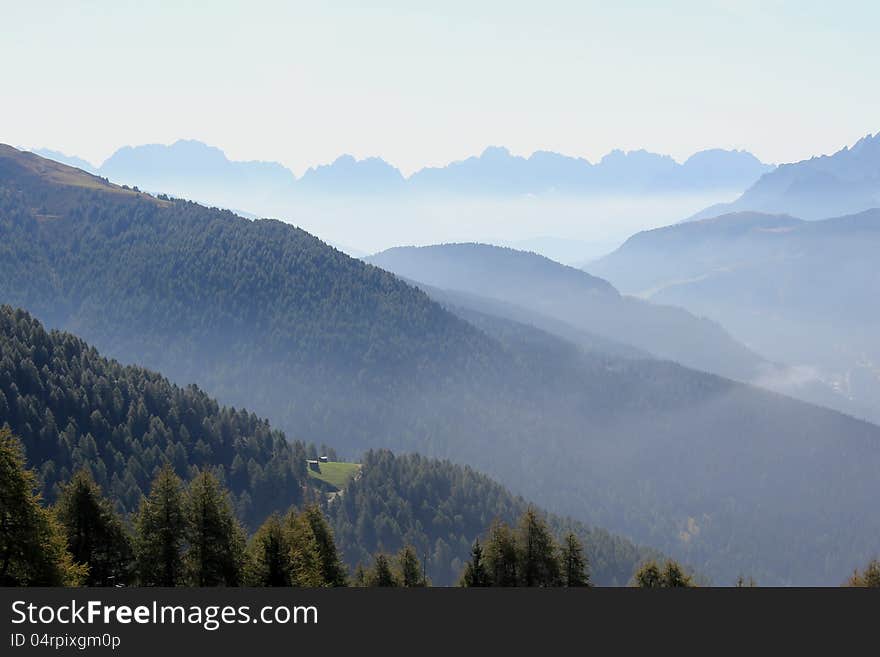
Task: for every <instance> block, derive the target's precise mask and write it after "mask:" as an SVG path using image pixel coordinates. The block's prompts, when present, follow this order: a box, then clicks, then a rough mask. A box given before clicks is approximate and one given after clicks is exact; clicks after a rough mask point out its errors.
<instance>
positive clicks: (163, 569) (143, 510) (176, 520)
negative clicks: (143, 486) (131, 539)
mask: <svg viewBox="0 0 880 657" xmlns="http://www.w3.org/2000/svg"><path fill="white" fill-rule="evenodd" d="M185 539H186V517H185V514H184V497H183V483H182V482H181V481H180V478H179V477H178V476H177V475H176V474H175V472H174V469H173V468H172V467H171V465H170V464H166V465H164V466H163V467H162V469H161V470H159V474H158V475H157V476H156V478H155V479H154V480H153V485H152V487H151V488H150V496H149V497H146V498H143V499H142V500H141V506H140V509H139V510H138V513H137V516H136V517H135V555H136V562H137V571H138V577H139V581H140V584H141V586H178V585H179V584H181V583H182V582H183V548H184V541H185Z"/></svg>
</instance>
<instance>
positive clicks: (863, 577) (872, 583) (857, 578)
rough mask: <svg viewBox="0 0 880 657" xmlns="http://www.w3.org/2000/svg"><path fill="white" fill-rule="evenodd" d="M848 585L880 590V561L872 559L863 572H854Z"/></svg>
mask: <svg viewBox="0 0 880 657" xmlns="http://www.w3.org/2000/svg"><path fill="white" fill-rule="evenodd" d="M846 585H847V586H861V587H866V588H872V589H875V588H880V561H878V560H877V559H872V560H871V561H870V562H869V563H868V565H867V566H865V569H864V570H863V571H862V572H859V571H858V570H856V571H854V572H853V574H852V576H851V577H850V578H849V580H847V583H846Z"/></svg>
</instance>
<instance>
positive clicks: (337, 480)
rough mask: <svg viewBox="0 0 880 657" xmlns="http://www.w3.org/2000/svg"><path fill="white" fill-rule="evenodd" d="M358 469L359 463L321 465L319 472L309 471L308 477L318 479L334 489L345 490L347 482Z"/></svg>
mask: <svg viewBox="0 0 880 657" xmlns="http://www.w3.org/2000/svg"><path fill="white" fill-rule="evenodd" d="M360 467H361V464H360V463H340V462H332V463H322V464H321V471H320V472H315V471H314V470H309V476H311V477H314V478H315V479H320V480H321V481H324V482H326V483H328V484H330V485H331V486H333V487H334V488H337V489H339V490H342V489H343V488H345V486H346V484H348V482H349V480H351V478H352V477H354V475H355V474H356V473H357V471H358V470H359V469H360Z"/></svg>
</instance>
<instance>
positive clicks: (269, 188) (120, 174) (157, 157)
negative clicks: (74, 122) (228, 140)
mask: <svg viewBox="0 0 880 657" xmlns="http://www.w3.org/2000/svg"><path fill="white" fill-rule="evenodd" d="M98 173H100V175H102V176H106V177H107V178H109V179H110V180H112V181H113V182H116V183H124V184H129V185H138V186H139V187H140V188H141V189H146V190H149V191H152V192H160V193H166V194H170V195H173V196H180V197H183V198H189V199H197V200H204V201H207V202H210V203H214V204H220V205H224V206H227V207H247V206H248V204H249V202H252V199H258V198H265V197H268V196H273V195H278V194H284V193H286V192H287V191H288V190H289V188H290V186H291V185H292V184H293V182H294V180H295V178H294V176H293V174H292V173H291V172H290V171H289V170H288V169H286V168H285V167H283V166H282V165H280V164H278V163H277V162H233V161H231V160H229V159H227V157H226V155H225V154H224V153H223V151H221V150H220V149H219V148H214V147H212V146H207V145H206V144H203V143H202V142H199V141H193V140H180V141H177V142H175V143H173V144H171V145H170V146H165V145H163V144H148V145H145V146H125V147H123V148H120V149H119V150H118V151H116V152H115V153H114V154H113V155H112V156H111V157H110V158H109V159H108V160H107V161H106V162H104V164H102V165H101V166H100V168H99V169H98Z"/></svg>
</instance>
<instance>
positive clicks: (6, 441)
mask: <svg viewBox="0 0 880 657" xmlns="http://www.w3.org/2000/svg"><path fill="white" fill-rule="evenodd" d="M37 490H38V485H37V478H36V475H35V474H34V472H33V471H32V470H27V469H26V468H25V460H24V454H23V453H22V448H21V443H20V442H19V441H18V440H17V439H16V438H14V437H13V436H12V432H11V431H9V429H5V428H4V429H0V586H77V585H78V584H80V583H81V582H82V581H83V580H84V579H85V576H86V572H87V570H88V569H87V567H86V566H84V565H81V564H76V563H74V561H73V558H72V557H71V555H70V552H69V551H68V550H67V539H66V536H65V534H64V529H63V527H61V525H60V523H58V521H57V520H56V518H55V517H54V515H53V514H52V513H51V512H50V511H49V510H48V509H45V508H44V507H42V506H41V505H40V495H39V493H37Z"/></svg>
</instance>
